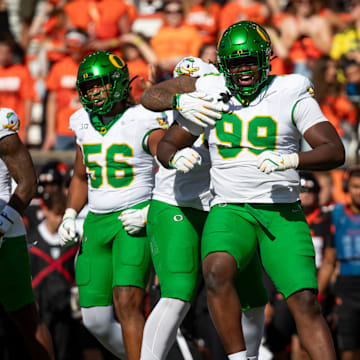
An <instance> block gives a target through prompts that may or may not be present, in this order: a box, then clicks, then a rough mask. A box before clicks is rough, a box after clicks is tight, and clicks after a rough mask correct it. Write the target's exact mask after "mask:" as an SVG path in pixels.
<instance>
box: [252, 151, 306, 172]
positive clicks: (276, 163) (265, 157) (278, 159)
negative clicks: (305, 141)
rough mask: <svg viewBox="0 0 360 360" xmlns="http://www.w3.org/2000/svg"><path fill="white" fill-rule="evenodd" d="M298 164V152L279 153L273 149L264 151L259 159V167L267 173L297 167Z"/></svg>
mask: <svg viewBox="0 0 360 360" xmlns="http://www.w3.org/2000/svg"><path fill="white" fill-rule="evenodd" d="M298 165H299V155H298V154H297V153H292V154H277V153H275V152H273V151H264V152H262V153H261V154H260V155H259V157H258V160H257V167H258V169H260V171H262V172H264V173H265V174H270V173H272V172H273V171H284V170H287V169H296V168H297V167H298Z"/></svg>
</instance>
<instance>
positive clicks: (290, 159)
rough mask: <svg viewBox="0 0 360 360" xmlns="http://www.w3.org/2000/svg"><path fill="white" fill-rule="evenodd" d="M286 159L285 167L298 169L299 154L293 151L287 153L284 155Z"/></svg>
mask: <svg viewBox="0 0 360 360" xmlns="http://www.w3.org/2000/svg"><path fill="white" fill-rule="evenodd" d="M282 158H283V160H284V169H285V170H286V169H297V167H298V166H299V154H298V153H292V154H285V155H282Z"/></svg>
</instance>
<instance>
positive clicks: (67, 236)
mask: <svg viewBox="0 0 360 360" xmlns="http://www.w3.org/2000/svg"><path fill="white" fill-rule="evenodd" d="M76 216H77V212H76V210H74V209H72V208H67V209H66V210H65V214H64V216H63V219H62V221H61V224H60V226H59V229H58V234H59V236H60V245H61V246H65V245H72V244H74V243H76V242H78V241H79V238H80V236H79V234H78V233H77V232H76V226H75V219H76Z"/></svg>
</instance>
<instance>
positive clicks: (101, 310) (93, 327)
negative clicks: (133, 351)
mask: <svg viewBox="0 0 360 360" xmlns="http://www.w3.org/2000/svg"><path fill="white" fill-rule="evenodd" d="M81 313H82V318H83V322H84V325H85V327H86V328H87V329H88V330H89V331H90V332H91V333H92V334H93V335H94V336H95V337H96V338H97V339H98V340H99V342H100V343H101V344H102V345H104V346H105V347H106V349H108V350H109V351H110V352H111V353H113V354H114V355H115V356H117V357H119V358H120V359H126V351H125V346H124V340H123V337H122V331H121V326H120V323H119V322H118V321H116V319H115V317H114V312H113V306H112V305H109V306H94V307H90V308H81Z"/></svg>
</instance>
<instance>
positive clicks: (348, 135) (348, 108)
mask: <svg viewBox="0 0 360 360" xmlns="http://www.w3.org/2000/svg"><path fill="white" fill-rule="evenodd" d="M312 80H313V84H314V87H315V90H316V91H315V98H316V100H317V101H318V103H319V105H320V108H321V110H322V112H323V113H324V114H325V116H326V117H327V118H328V119H329V121H330V122H331V123H332V124H333V125H334V127H335V129H336V130H337V132H338V134H339V135H340V137H341V140H342V142H343V144H344V146H345V150H346V154H347V156H349V155H350V153H351V151H350V150H351V147H350V146H351V145H352V141H356V130H355V129H356V125H357V120H358V109H357V107H356V106H355V104H353V103H352V102H351V101H350V100H349V99H348V98H347V96H346V92H345V87H344V84H342V83H340V82H339V81H338V79H337V63H336V61H335V60H333V59H331V58H330V57H329V56H322V57H320V58H319V59H318V60H317V61H316V62H315V66H314V71H313V77H312ZM359 81H360V77H359Z"/></svg>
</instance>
